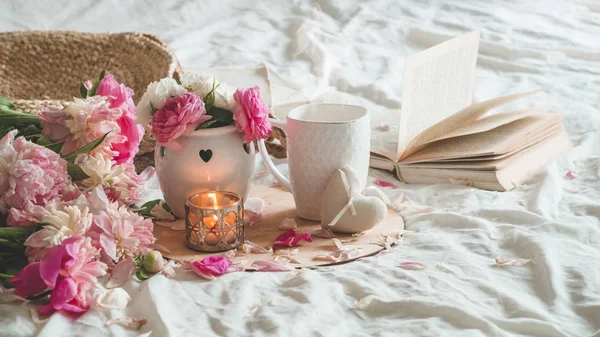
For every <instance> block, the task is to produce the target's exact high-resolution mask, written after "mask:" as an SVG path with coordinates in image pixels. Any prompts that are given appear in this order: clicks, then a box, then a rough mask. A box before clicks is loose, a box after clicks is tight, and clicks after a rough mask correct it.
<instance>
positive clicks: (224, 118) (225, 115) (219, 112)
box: [210, 106, 233, 125]
mask: <svg viewBox="0 0 600 337" xmlns="http://www.w3.org/2000/svg"><path fill="white" fill-rule="evenodd" d="M210 115H211V116H212V119H216V120H218V121H219V122H221V123H223V124H225V125H231V124H233V112H231V111H229V110H225V109H221V108H217V107H216V106H215V107H213V108H212V110H211V112H210Z"/></svg>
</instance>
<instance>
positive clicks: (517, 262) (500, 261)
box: [496, 257, 534, 266]
mask: <svg viewBox="0 0 600 337" xmlns="http://www.w3.org/2000/svg"><path fill="white" fill-rule="evenodd" d="M528 263H531V264H534V262H533V260H532V259H508V258H505V257H497V258H496V265H497V266H524V265H526V264H528Z"/></svg>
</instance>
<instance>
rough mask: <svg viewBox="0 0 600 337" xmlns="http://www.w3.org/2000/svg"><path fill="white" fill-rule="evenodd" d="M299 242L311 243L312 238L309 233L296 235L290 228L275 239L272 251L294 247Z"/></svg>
mask: <svg viewBox="0 0 600 337" xmlns="http://www.w3.org/2000/svg"><path fill="white" fill-rule="evenodd" d="M301 240H304V241H306V242H312V237H311V236H310V234H309V233H301V234H296V231H294V229H292V228H290V229H288V230H287V231H285V232H283V233H282V234H281V235H279V236H278V237H277V238H276V239H275V241H274V242H273V250H277V249H282V248H286V247H295V246H297V245H298V244H299V243H300V241H301Z"/></svg>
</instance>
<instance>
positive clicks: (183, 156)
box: [154, 125, 256, 218]
mask: <svg viewBox="0 0 600 337" xmlns="http://www.w3.org/2000/svg"><path fill="white" fill-rule="evenodd" d="M178 142H179V143H180V144H181V145H183V150H181V151H174V150H169V149H166V148H164V147H162V146H157V147H156V149H155V151H154V164H155V166H156V173H157V175H158V181H159V183H160V188H161V190H162V192H163V195H164V198H165V201H166V202H167V204H168V205H169V207H171V210H172V211H173V213H174V214H175V216H177V217H178V218H184V217H185V210H184V203H185V200H186V199H187V198H188V197H190V196H191V195H193V194H195V193H198V192H203V191H211V190H217V191H230V192H234V193H236V194H238V195H240V196H241V197H242V198H243V199H244V200H246V198H247V197H248V192H249V191H250V186H251V181H252V175H253V172H254V160H255V158H256V156H255V151H254V145H252V144H251V145H250V146H246V145H245V143H244V140H243V137H242V134H241V133H238V132H237V131H236V129H235V126H233V125H231V126H225V127H220V128H212V129H202V130H197V131H194V132H193V133H191V134H190V135H188V136H183V137H180V138H179V139H178Z"/></svg>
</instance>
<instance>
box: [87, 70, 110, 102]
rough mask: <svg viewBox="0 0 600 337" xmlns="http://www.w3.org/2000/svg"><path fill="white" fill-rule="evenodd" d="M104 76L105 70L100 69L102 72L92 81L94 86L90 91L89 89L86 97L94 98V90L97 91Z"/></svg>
mask: <svg viewBox="0 0 600 337" xmlns="http://www.w3.org/2000/svg"><path fill="white" fill-rule="evenodd" d="M104 75H106V70H104V69H102V71H101V72H100V75H99V76H98V78H97V79H96V80H95V81H94V85H93V86H92V89H90V90H89V91H88V96H87V97H91V96H96V90H98V86H99V85H100V81H102V79H103V78H104Z"/></svg>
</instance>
